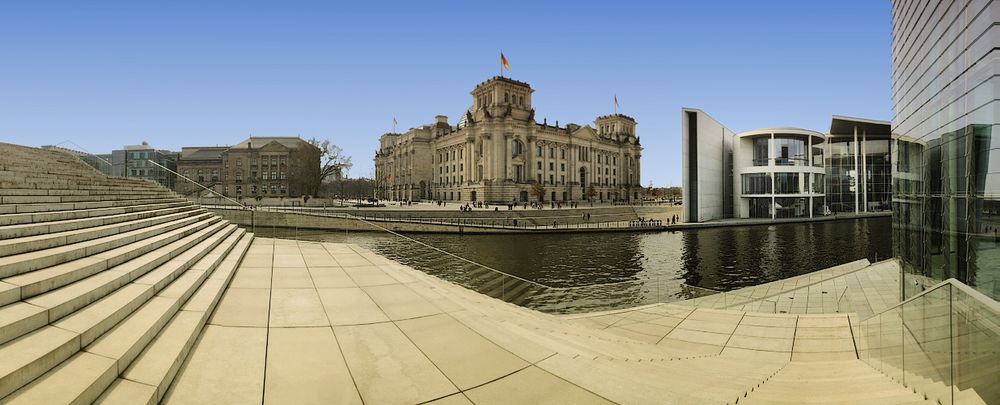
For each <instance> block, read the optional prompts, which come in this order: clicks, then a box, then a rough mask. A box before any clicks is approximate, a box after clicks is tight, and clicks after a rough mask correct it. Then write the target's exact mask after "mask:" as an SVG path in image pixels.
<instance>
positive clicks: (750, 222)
mask: <svg viewBox="0 0 1000 405" xmlns="http://www.w3.org/2000/svg"><path fill="white" fill-rule="evenodd" d="M890 216H892V212H888V211H884V212H859V213H857V214H836V215H827V216H822V217H813V218H779V219H758V218H734V219H720V220H715V221H709V222H687V223H682V224H676V225H671V226H670V230H687V229H701V228H721V227H726V226H754V225H779V224H794V223H802V222H821V221H838V220H847V219H863V218H880V217H890Z"/></svg>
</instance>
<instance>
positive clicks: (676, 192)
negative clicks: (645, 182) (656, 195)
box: [665, 186, 682, 201]
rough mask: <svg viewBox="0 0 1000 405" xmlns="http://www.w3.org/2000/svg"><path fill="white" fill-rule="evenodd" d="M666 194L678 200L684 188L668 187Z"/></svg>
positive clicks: (671, 199) (673, 199) (672, 199)
mask: <svg viewBox="0 0 1000 405" xmlns="http://www.w3.org/2000/svg"><path fill="white" fill-rule="evenodd" d="M665 194H666V197H667V198H669V199H670V201H677V199H679V198H681V194H682V190H681V188H680V187H677V186H674V187H667V190H666V193H665Z"/></svg>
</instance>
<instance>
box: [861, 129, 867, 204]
mask: <svg viewBox="0 0 1000 405" xmlns="http://www.w3.org/2000/svg"><path fill="white" fill-rule="evenodd" d="M867 141H868V132H867V130H862V131H861V172H860V176H861V180H862V186H861V196H862V197H861V206H862V207H863V208H862V210H861V211H863V212H868V145H867V144H868V142H867Z"/></svg>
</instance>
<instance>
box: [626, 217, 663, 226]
mask: <svg viewBox="0 0 1000 405" xmlns="http://www.w3.org/2000/svg"><path fill="white" fill-rule="evenodd" d="M628 226H629V227H631V228H656V227H661V226H663V221H662V220H659V219H645V218H639V219H638V220H635V221H629V222H628Z"/></svg>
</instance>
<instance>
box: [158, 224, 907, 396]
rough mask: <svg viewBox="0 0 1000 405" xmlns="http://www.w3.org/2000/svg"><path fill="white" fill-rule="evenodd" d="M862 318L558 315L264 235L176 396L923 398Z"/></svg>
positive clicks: (370, 258) (379, 261)
mask: <svg viewBox="0 0 1000 405" xmlns="http://www.w3.org/2000/svg"><path fill="white" fill-rule="evenodd" d="M852 322H856V318H855V315H849V314H826V315H801V316H799V315H790V314H763V313H753V312H743V311H735V310H718V309H708V308H694V307H688V306H679V305H667V304H659V305H652V306H647V307H641V308H636V309H633V310H627V311H613V312H607V313H597V314H587V315H577V316H554V315H547V314H543V313H539V312H536V311H532V310H528V309H524V308H521V307H517V306H514V305H511V304H507V303H504V302H501V301H497V300H495V299H492V298H489V297H486V296H483V295H481V294H478V293H475V292H472V291H469V290H466V289H464V288H462V287H459V286H456V285H452V284H450V283H448V282H445V281H443V280H439V279H436V278H434V277H431V276H428V275H426V274H423V273H420V272H418V271H416V270H413V269H411V268H409V267H406V266H403V265H400V264H398V263H395V262H393V261H391V260H388V259H386V258H384V257H382V256H379V255H377V254H374V253H372V252H369V251H367V250H364V249H362V248H359V247H357V246H354V245H347V244H333V243H315V242H297V241H290V240H281V239H266V238H255V239H254V242H253V244H252V245H251V246H250V248H249V250H248V251H247V254H246V256H245V257H244V260H243V262H242V264H241V265H240V266H239V268H238V269H237V271H236V274H235V275H234V277H233V281H232V283H231V284H230V286H229V288H228V289H227V290H226V292H225V294H224V295H223V297H222V299H221V301H220V303H219V305H218V308H217V310H216V311H215V314H214V315H213V316H212V317H211V319H210V320H209V322H208V325H207V326H206V327H205V329H204V331H203V333H202V336H201V338H200V340H199V342H198V343H197V345H196V346H195V347H194V349H193V350H192V352H191V355H190V356H189V357H188V359H187V361H186V362H185V364H184V365H183V366H182V367H181V371H180V372H179V374H178V376H177V378H176V380H175V382H174V384H173V386H172V387H171V388H170V390H169V392H168V393H167V395H166V397H165V398H164V401H165V402H166V403H178V404H184V403H208V402H211V403H251V402H253V403H256V402H261V401H262V402H263V403H275V404H278V403H297V404H307V403H362V402H363V403H379V404H382V403H401V404H403V403H424V402H433V403H484V404H488V403H643V402H650V401H655V402H661V403H732V402H735V401H736V399H737V398H740V399H741V401H740V403H744V401H749V402H750V403H753V402H755V401H754V399H756V402H765V403H766V402H769V400H770V399H774V398H776V397H775V396H778V397H781V396H786V395H790V394H791V393H792V392H794V394H795V396H793V397H795V398H807V397H809V396H810V395H826V390H828V389H829V388H827V387H830V386H833V385H835V383H838V384H839V383H851V382H864V384H866V385H865V386H870V387H872V389H876V388H877V389H878V390H880V391H884V392H885V393H887V394H889V396H890V397H893V398H896V399H908V401H913V403H920V402H921V401H922V398H920V397H919V396H917V395H916V394H913V392H912V391H909V390H907V389H905V388H904V387H902V386H900V385H896V384H895V383H893V382H891V381H890V380H888V379H885V378H884V377H883V376H881V375H880V374H878V373H877V372H875V371H874V370H873V369H871V368H870V367H868V366H866V365H864V364H863V363H862V362H861V361H860V360H858V359H857V352H856V348H855V345H854V340H853V339H852V332H851V324H852ZM817 367H819V368H823V369H826V370H827V371H828V372H827V373H817V372H816V371H811V372H805V370H809V369H814V368H817ZM796 370H799V371H798V372H796ZM803 373H804V375H807V376H808V375H814V376H813V377H811V378H813V379H815V380H816V383H815V384H812V385H810V384H801V382H802V381H803V378H806V380H807V381H808V380H809V378H808V377H803ZM765 381H769V382H768V383H766V384H764V385H762V387H766V388H768V389H769V390H766V391H765V390H763V389H761V388H758V386H759V385H761V384H762V383H764V382H765ZM789 390H791V391H789ZM843 395H845V396H843V397H842V398H847V399H850V398H854V399H855V400H858V399H860V398H862V397H861V395H864V393H863V392H855V393H845V394H843ZM744 397H745V398H744Z"/></svg>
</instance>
